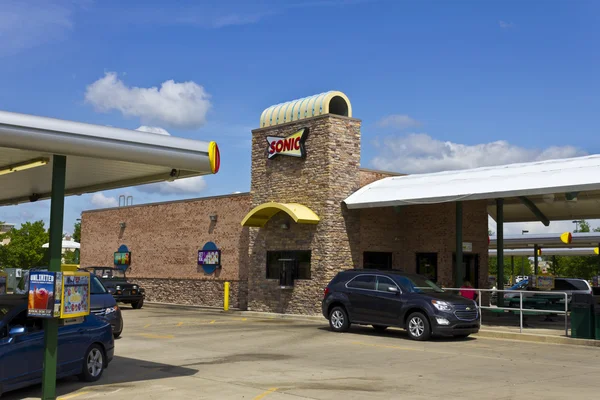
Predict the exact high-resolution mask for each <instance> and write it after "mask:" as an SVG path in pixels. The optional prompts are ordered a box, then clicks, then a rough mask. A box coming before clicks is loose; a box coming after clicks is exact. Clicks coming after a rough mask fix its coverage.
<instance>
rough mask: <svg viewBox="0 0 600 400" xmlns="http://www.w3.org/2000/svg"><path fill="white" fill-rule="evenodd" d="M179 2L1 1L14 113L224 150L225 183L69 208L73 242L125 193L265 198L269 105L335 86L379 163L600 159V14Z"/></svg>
mask: <svg viewBox="0 0 600 400" xmlns="http://www.w3.org/2000/svg"><path fill="white" fill-rule="evenodd" d="M171 3H172V2H166V1H149V0H144V1H134V0H131V1H127V2H122V1H100V0H97V1H74V0H72V1H70V0H64V1H61V0H39V1H7V0H0V88H2V90H0V109H2V110H7V111H15V112H22V113H29V114H37V115H43V116H51V117H57V118H64V119H72V120H77V121H84V122H90V123H96V124H104V125H112V126H118V127H125V128H131V129H136V128H138V127H139V126H141V125H146V126H152V127H160V128H162V129H165V130H167V131H168V132H169V133H170V134H171V135H176V136H183V137H188V138H194V139H200V140H216V141H217V142H218V143H219V147H220V149H221V155H222V166H221V172H220V173H219V174H217V175H216V176H210V177H205V178H203V179H200V180H195V181H193V182H189V183H187V184H183V183H182V184H180V185H179V186H170V187H167V186H164V185H162V186H156V185H155V186H152V187H146V188H142V189H141V190H140V189H139V188H131V189H128V190H118V191H109V192H103V193H101V194H97V195H95V196H92V195H86V196H81V197H77V198H70V199H68V200H67V210H66V215H65V230H66V231H69V230H70V227H71V226H72V224H73V222H74V221H75V219H76V218H78V217H79V214H80V212H81V211H82V210H86V209H92V208H98V207H101V206H106V205H114V204H115V202H116V198H117V197H118V196H119V195H120V194H131V195H133V197H134V202H135V203H136V204H139V203H145V202H152V201H166V200H172V199H177V198H185V197H199V196H210V195H216V194H226V193H232V192H235V191H247V190H249V186H250V137H251V134H250V130H251V129H253V128H257V127H258V120H259V117H260V113H261V112H262V110H263V109H264V108H266V107H268V106H270V105H272V104H275V103H279V102H282V101H287V100H292V99H296V98H299V97H304V96H308V95H312V94H315V93H320V92H323V91H327V90H341V91H343V92H345V93H346V94H347V95H348V96H349V98H350V100H351V101H352V105H353V110H354V116H355V117H357V118H360V119H362V120H363V130H362V132H363V141H362V165H363V166H364V167H368V168H378V169H389V170H395V171H400V172H408V173H416V172H428V171H435V170H443V169H457V168H467V167H475V166H481V165H490V164H504V163H508V162H520V161H532V160H537V159H545V158H557V157H570V156H576V155H582V154H591V153H600V139H599V135H598V127H597V123H596V120H597V110H598V109H599V108H600V97H599V96H598V93H600V90H599V89H600V79H598V72H597V71H598V70H600V68H599V67H600V53H599V52H598V51H597V42H598V38H599V34H600V23H599V22H600V21H599V19H600V12H599V11H600V3H597V2H593V1H559V0H554V1H534V0H530V1H477V0H472V1H441V0H440V1H418V0H413V1H410V0H402V1H393V0H392V1H386V0H381V1H375V0H373V1H368V0H365V1H342V0H339V1H338V0H321V1H320V0H312V1H310V0H309V1H214V2H211V1H202V2H198V1H190V2H183V1H181V2H177V6H174V5H171ZM171 80H172V81H173V82H172V84H169V83H168V82H169V81H171ZM165 82H167V83H166V84H165V85H163V83H165ZM136 88H137V89H136ZM152 88H157V89H156V90H152ZM182 93H183V94H185V93H188V94H189V93H191V94H192V97H193V98H194V100H193V101H191V102H188V101H187V100H186V99H181V98H177V96H180V95H181V94H182ZM148 96H149V97H148ZM148 98H149V100H148ZM144 99H146V100H147V101H145V100H144ZM148 102H154V103H153V104H150V105H149V104H146V103H148ZM142 103H144V104H142ZM156 110H159V112H155V111H156ZM181 110H187V112H183V111H181ZM32 219H45V220H48V204H47V202H42V203H35V204H28V205H22V206H18V207H4V208H2V209H0V220H4V221H7V222H14V223H22V222H24V221H26V220H32ZM537 225H539V226H541V224H537ZM537 225H536V226H537ZM518 229H520V228H515V230H518ZM553 230H556V229H553Z"/></svg>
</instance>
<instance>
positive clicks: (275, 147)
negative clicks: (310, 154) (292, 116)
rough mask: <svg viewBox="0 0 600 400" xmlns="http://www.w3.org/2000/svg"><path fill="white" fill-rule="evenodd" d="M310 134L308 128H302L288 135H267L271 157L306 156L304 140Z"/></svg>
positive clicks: (269, 155) (268, 151) (268, 150)
mask: <svg viewBox="0 0 600 400" xmlns="http://www.w3.org/2000/svg"><path fill="white" fill-rule="evenodd" d="M307 136H308V128H302V129H300V130H299V131H297V132H295V133H292V134H291V135H289V136H287V137H279V136H267V143H268V144H269V145H268V147H267V153H268V157H269V159H271V158H273V157H275V156H277V155H280V154H281V155H284V156H291V157H301V158H304V157H306V149H305V148H304V142H305V141H306V137H307Z"/></svg>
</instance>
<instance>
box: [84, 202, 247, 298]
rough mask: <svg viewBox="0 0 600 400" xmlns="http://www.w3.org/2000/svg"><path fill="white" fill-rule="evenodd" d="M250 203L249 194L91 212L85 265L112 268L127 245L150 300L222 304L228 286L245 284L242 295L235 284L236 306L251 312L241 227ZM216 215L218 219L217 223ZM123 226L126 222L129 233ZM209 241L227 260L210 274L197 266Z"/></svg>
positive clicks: (134, 274) (134, 272)
mask: <svg viewBox="0 0 600 400" xmlns="http://www.w3.org/2000/svg"><path fill="white" fill-rule="evenodd" d="M250 202H251V201H250V195H249V194H247V193H246V194H239V195H229V196H219V197H211V198H203V199H194V200H185V201H175V202H166V203H155V204H148V205H140V206H130V207H121V208H115V209H107V210H95V211H86V212H84V213H83V214H82V220H81V265H82V266H84V267H86V266H94V265H108V266H112V265H113V253H114V252H115V251H117V249H118V248H119V246H120V245H122V244H124V245H126V246H127V247H128V248H129V250H130V251H131V260H132V263H131V266H130V268H129V270H128V276H129V277H130V278H131V279H132V280H134V281H139V282H140V283H142V282H144V285H147V286H148V287H147V288H146V293H147V296H148V299H149V300H152V299H155V300H158V301H165V302H169V303H182V304H192V303H193V304H198V305H214V304H217V303H220V304H221V305H222V298H223V290H222V288H223V282H224V281H231V282H240V281H241V282H244V283H243V284H242V285H241V286H242V288H241V289H240V290H238V289H237V287H238V286H239V285H238V284H237V283H232V286H235V287H236V289H235V298H233V297H232V300H231V302H232V306H233V304H237V306H240V307H245V305H246V301H247V300H246V293H247V288H246V287H245V282H246V280H247V271H248V267H247V265H248V251H247V249H248V239H249V238H248V229H247V228H243V227H242V226H241V225H240V222H241V221H242V219H243V218H244V216H245V215H246V213H247V212H248V211H249V210H250ZM211 214H216V215H217V221H216V222H212V221H211V220H210V215H211ZM121 222H125V223H126V227H125V228H124V229H121V227H120V223H121ZM208 241H212V242H215V243H216V244H217V246H218V247H219V248H220V249H221V259H222V268H221V269H217V270H216V272H215V273H214V274H210V275H207V274H205V273H204V270H203V269H202V267H199V266H198V261H197V257H198V250H199V249H201V248H202V246H203V245H204V244H205V243H206V242H208ZM186 287H189V288H190V291H187V290H186ZM238 293H239V295H238ZM232 294H233V292H232ZM238 297H239V298H238Z"/></svg>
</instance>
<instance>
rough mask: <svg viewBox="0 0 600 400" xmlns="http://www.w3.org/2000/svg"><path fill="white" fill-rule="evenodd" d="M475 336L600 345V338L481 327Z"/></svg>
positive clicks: (574, 344) (589, 345)
mask: <svg viewBox="0 0 600 400" xmlns="http://www.w3.org/2000/svg"><path fill="white" fill-rule="evenodd" d="M473 336H475V337H480V338H489V339H504V340H517V341H520V342H531V343H546V344H560V345H565V344H566V345H572V346H588V347H600V340H593V339H574V338H569V337H564V336H550V335H534V334H531V333H517V332H502V331H494V330H487V329H481V330H480V331H479V332H478V333H476V334H475V335H473Z"/></svg>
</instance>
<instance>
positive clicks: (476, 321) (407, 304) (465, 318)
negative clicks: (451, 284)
mask: <svg viewBox="0 0 600 400" xmlns="http://www.w3.org/2000/svg"><path fill="white" fill-rule="evenodd" d="M322 308H323V315H324V316H325V318H327V319H328V320H329V325H330V327H331V329H332V330H333V331H336V332H345V331H347V330H348V329H349V328H350V324H359V325H373V327H374V328H375V329H376V330H378V331H383V330H385V329H386V328H387V327H389V326H397V327H401V328H405V329H406V330H407V332H408V335H409V337H410V338H411V339H414V340H427V339H429V338H430V337H431V335H432V334H433V335H443V336H455V337H467V336H469V335H470V334H472V333H477V332H478V331H479V326H480V315H479V310H478V308H477V304H476V303H475V302H474V301H473V300H469V299H466V298H464V297H461V296H458V295H454V294H451V293H447V292H444V291H443V290H442V289H440V288H439V287H437V286H436V285H435V283H433V282H431V281H429V280H427V278H425V277H423V276H421V275H411V274H404V273H402V272H396V271H393V272H392V271H376V270H349V271H343V272H340V273H338V274H337V276H336V277H335V278H333V280H332V281H331V282H330V283H329V285H328V286H327V288H326V289H325V297H324V298H323V304H322Z"/></svg>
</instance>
